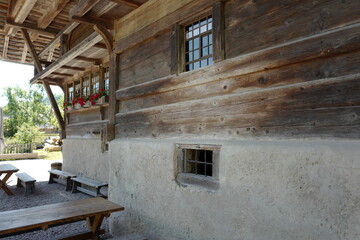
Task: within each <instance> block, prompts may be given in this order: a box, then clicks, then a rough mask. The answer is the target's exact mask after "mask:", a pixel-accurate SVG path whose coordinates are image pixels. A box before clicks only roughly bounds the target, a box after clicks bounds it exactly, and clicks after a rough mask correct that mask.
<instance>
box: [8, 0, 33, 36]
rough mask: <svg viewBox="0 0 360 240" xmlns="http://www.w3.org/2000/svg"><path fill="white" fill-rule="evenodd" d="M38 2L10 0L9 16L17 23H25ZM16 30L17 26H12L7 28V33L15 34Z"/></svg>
mask: <svg viewBox="0 0 360 240" xmlns="http://www.w3.org/2000/svg"><path fill="white" fill-rule="evenodd" d="M36 2H37V0H16V1H15V0H10V2H9V10H8V18H10V19H11V20H13V21H14V22H15V23H23V22H24V21H25V19H26V17H27V16H28V15H29V13H30V11H31V9H32V8H33V7H34V5H35V4H36ZM16 32H17V29H16V28H12V27H10V28H8V29H7V31H6V35H10V36H13V35H14V34H16Z"/></svg>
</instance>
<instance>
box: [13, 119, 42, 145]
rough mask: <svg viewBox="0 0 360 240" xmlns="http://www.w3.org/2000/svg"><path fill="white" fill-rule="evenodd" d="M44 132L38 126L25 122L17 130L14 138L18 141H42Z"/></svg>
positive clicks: (24, 142)
mask: <svg viewBox="0 0 360 240" xmlns="http://www.w3.org/2000/svg"><path fill="white" fill-rule="evenodd" d="M44 138H45V135H44V133H42V132H40V131H39V128H38V127H35V126H32V125H31V124H29V123H24V124H23V125H22V126H21V127H20V128H19V129H18V131H17V132H16V134H15V136H14V139H15V141H16V142H17V143H23V144H29V143H41V142H43V141H44Z"/></svg>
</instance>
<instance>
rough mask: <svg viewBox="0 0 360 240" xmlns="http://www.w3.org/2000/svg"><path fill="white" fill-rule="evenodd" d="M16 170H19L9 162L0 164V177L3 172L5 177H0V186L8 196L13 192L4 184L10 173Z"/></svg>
mask: <svg viewBox="0 0 360 240" xmlns="http://www.w3.org/2000/svg"><path fill="white" fill-rule="evenodd" d="M17 171H19V169H18V168H16V167H15V166H13V165H11V164H0V177H1V175H3V174H5V177H3V178H0V187H1V189H2V190H4V191H5V193H6V194H7V195H9V196H11V195H14V194H13V193H12V192H11V190H10V189H9V188H8V187H7V186H6V182H7V180H8V179H9V178H10V177H11V175H12V174H13V173H14V172H17Z"/></svg>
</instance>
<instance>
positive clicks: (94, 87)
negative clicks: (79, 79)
mask: <svg viewBox="0 0 360 240" xmlns="http://www.w3.org/2000/svg"><path fill="white" fill-rule="evenodd" d="M99 90H100V89H99V72H95V73H94V74H93V76H92V80H91V91H92V93H97V92H99Z"/></svg>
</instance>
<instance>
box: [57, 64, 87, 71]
mask: <svg viewBox="0 0 360 240" xmlns="http://www.w3.org/2000/svg"><path fill="white" fill-rule="evenodd" d="M61 68H63V69H69V70H74V71H85V70H86V68H82V67H72V66H67V65H63V66H61Z"/></svg>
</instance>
